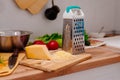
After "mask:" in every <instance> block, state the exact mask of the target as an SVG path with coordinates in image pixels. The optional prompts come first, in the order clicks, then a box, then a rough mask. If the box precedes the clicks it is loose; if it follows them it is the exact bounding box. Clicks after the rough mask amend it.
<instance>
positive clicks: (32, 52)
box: [25, 45, 51, 60]
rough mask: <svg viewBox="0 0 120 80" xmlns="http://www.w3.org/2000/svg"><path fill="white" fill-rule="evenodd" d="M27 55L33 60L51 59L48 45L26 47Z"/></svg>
mask: <svg viewBox="0 0 120 80" xmlns="http://www.w3.org/2000/svg"><path fill="white" fill-rule="evenodd" d="M25 50H26V54H27V57H28V58H31V59H44V60H49V59H51V54H50V53H49V51H48V49H47V47H46V45H31V46H27V47H25Z"/></svg>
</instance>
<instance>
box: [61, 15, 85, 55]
mask: <svg viewBox="0 0 120 80" xmlns="http://www.w3.org/2000/svg"><path fill="white" fill-rule="evenodd" d="M62 48H63V50H65V51H68V52H71V53H72V54H74V55H75V54H80V53H83V52H85V49H84V18H83V17H78V16H76V15H74V16H72V18H64V20H63V47H62Z"/></svg>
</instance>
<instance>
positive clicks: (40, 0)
mask: <svg viewBox="0 0 120 80" xmlns="http://www.w3.org/2000/svg"><path fill="white" fill-rule="evenodd" d="M47 2H48V0H36V2H35V3H34V4H33V5H31V6H30V7H28V8H27V9H28V11H29V12H30V13H32V14H37V13H39V12H40V10H41V9H42V8H43V7H44V6H45V5H46V4H47Z"/></svg>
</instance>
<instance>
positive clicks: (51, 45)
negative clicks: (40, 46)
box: [47, 40, 59, 50]
mask: <svg viewBox="0 0 120 80" xmlns="http://www.w3.org/2000/svg"><path fill="white" fill-rule="evenodd" d="M47 47H48V49H49V50H55V49H58V47H59V45H58V43H57V41H55V40H51V41H50V42H49V43H48V44H47Z"/></svg>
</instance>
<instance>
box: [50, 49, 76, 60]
mask: <svg viewBox="0 0 120 80" xmlns="http://www.w3.org/2000/svg"><path fill="white" fill-rule="evenodd" d="M73 56H74V55H72V54H71V53H68V52H66V51H57V52H55V53H54V54H53V55H52V59H53V60H60V59H62V60H68V59H71V58H73Z"/></svg>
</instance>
